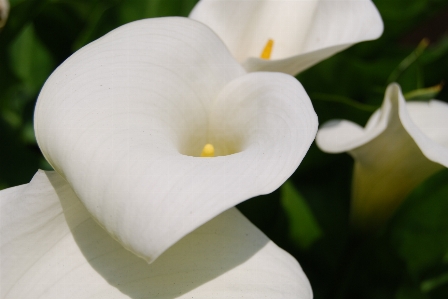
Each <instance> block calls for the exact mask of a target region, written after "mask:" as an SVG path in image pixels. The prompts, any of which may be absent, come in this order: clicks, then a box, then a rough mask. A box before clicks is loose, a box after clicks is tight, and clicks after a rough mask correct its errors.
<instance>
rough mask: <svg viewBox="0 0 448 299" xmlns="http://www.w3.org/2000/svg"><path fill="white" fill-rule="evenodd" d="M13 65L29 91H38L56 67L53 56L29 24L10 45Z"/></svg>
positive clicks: (16, 73)
mask: <svg viewBox="0 0 448 299" xmlns="http://www.w3.org/2000/svg"><path fill="white" fill-rule="evenodd" d="M10 56H11V67H12V69H13V71H14V73H15V75H16V76H17V77H19V78H20V79H21V80H22V81H23V83H24V84H25V87H26V89H27V90H28V92H29V93H37V92H38V91H39V89H40V87H41V86H42V84H43V83H44V82H45V80H46V79H47V77H48V76H49V75H50V73H51V72H52V70H53V69H54V65H55V63H54V61H53V59H52V56H51V55H50V53H49V52H48V51H47V49H46V48H45V47H44V46H43V44H42V43H41V42H40V40H39V39H38V38H37V36H36V35H35V33H34V28H33V26H32V25H28V26H27V27H26V28H25V29H24V30H23V31H22V32H21V33H20V35H19V36H18V37H17V38H16V39H15V40H14V42H13V43H12V44H11V47H10Z"/></svg>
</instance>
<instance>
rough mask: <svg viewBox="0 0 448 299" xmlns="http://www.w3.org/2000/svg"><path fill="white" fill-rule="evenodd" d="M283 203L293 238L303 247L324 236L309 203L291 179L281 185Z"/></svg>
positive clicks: (307, 246)
mask: <svg viewBox="0 0 448 299" xmlns="http://www.w3.org/2000/svg"><path fill="white" fill-rule="evenodd" d="M281 203H282V206H283V208H284V209H285V212H286V215H287V216H288V220H289V234H290V237H291V239H292V240H293V241H294V242H295V243H296V244H297V245H298V246H299V247H300V248H302V249H308V248H310V247H311V246H312V245H313V244H314V242H316V241H317V240H318V239H319V238H320V237H321V236H322V231H321V229H320V227H319V224H318V223H317V221H316V219H315V218H314V215H313V213H312V211H311V209H310V208H309V207H308V204H307V203H306V201H305V200H304V198H303V197H302V195H301V194H300V193H299V192H298V191H297V190H296V189H295V188H294V185H293V184H292V183H291V182H290V181H287V182H285V183H284V184H283V186H282V187H281Z"/></svg>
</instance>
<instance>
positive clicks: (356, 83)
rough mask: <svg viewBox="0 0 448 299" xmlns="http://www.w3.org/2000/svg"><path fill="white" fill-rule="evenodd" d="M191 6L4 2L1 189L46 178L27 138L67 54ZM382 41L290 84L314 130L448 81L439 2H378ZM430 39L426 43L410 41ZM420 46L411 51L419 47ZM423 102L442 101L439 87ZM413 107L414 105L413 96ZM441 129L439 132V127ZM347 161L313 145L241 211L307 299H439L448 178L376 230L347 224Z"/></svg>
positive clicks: (444, 11) (137, 0)
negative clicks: (393, 95)
mask: <svg viewBox="0 0 448 299" xmlns="http://www.w3.org/2000/svg"><path fill="white" fill-rule="evenodd" d="M195 3H196V0H183V1H181V0H147V1H142V0H126V1H125V0H72V1H69V0H66V1H62V0H60V1H57V0H13V1H11V13H10V17H9V19H8V23H7V24H6V26H5V27H4V28H3V30H2V31H1V32H0V140H1V143H0V157H1V159H0V189H3V188H7V187H11V186H15V185H19V184H24V183H27V182H29V181H30V179H31V178H32V176H33V175H34V173H35V172H36V170H37V169H38V168H42V169H50V167H49V165H48V164H47V163H46V162H45V160H44V159H43V157H42V155H41V153H40V151H39V148H38V147H37V145H36V141H35V138H34V133H33V125H32V115H33V110H34V105H35V101H36V98H37V95H38V93H39V91H40V88H41V87H42V85H43V83H44V82H45V80H46V78H47V77H48V76H49V75H50V73H51V72H52V71H53V70H54V69H55V68H56V67H57V66H58V65H59V64H60V63H62V62H63V61H64V60H65V59H66V58H67V57H68V56H70V55H71V54H72V53H73V52H74V51H76V50H77V49H79V48H80V47H82V46H83V45H85V44H86V43H89V42H91V41H93V40H95V39H96V38H98V37H100V36H102V35H104V34H105V33H107V32H109V31H110V30H112V29H114V28H116V27H118V26H120V25H122V24H125V23H128V22H130V21H133V20H137V19H142V18H150V17H159V16H172V15H180V16H187V15H188V13H189V11H190V10H191V8H192V7H193V6H194V5H195ZM374 3H375V4H376V5H377V7H378V9H379V11H380V13H381V15H382V17H383V20H384V24H385V31H384V34H383V36H382V37H381V38H380V39H379V40H376V41H372V42H364V43H361V44H358V45H356V46H354V47H352V48H350V49H349V50H346V51H344V52H342V53H340V54H338V55H335V56H334V57H332V58H330V59H328V60H326V61H324V62H321V63H320V64H318V65H316V66H314V67H313V68H311V69H309V70H308V71H305V72H304V73H302V74H300V75H299V76H298V79H299V80H300V82H301V83H302V84H303V85H304V87H305V89H306V90H307V92H308V94H309V95H310V97H311V99H312V101H313V105H314V107H315V110H316V112H317V114H318V116H319V122H320V123H323V122H325V121H327V120H329V119H333V118H344V119H349V120H352V121H355V122H358V123H359V124H361V125H364V123H365V122H366V120H367V119H368V117H369V116H370V114H371V113H372V112H373V111H374V110H375V109H376V108H377V107H379V105H380V104H381V102H382V99H383V94H384V91H385V89H386V86H387V84H388V83H389V82H391V81H397V82H399V83H400V84H401V86H402V89H403V92H404V93H405V94H407V95H408V96H409V97H410V96H411V95H412V94H410V93H409V92H412V91H415V90H421V89H424V88H429V87H432V86H436V85H439V84H441V83H442V84H443V83H444V82H446V81H447V79H448V1H447V0H407V1H403V0H401V1H394V0H376V1H374ZM424 38H428V40H429V46H427V47H425V46H424V45H423V44H421V43H420V42H421V41H422V40H423V39H424ZM419 44H420V46H419ZM421 94H422V95H421V96H420V99H421V100H427V99H429V98H437V99H439V100H444V101H447V100H448V88H445V89H443V88H442V90H441V91H439V92H437V91H432V90H427V91H424V90H423V92H422V93H421ZM414 99H415V97H414ZM447 130H448V128H447ZM352 165H353V161H352V159H351V158H350V157H349V156H348V155H346V154H341V155H328V154H324V153H322V152H320V151H319V150H318V149H317V147H316V146H315V145H314V144H313V145H312V147H311V149H310V151H309V153H308V154H307V156H306V157H305V159H304V161H303V163H302V164H301V165H300V167H299V169H298V170H297V171H296V173H295V174H294V175H293V176H292V178H291V179H290V180H289V181H288V183H287V184H285V185H284V186H283V187H282V188H280V189H279V190H278V191H276V192H274V193H272V194H270V195H268V196H263V197H258V198H254V199H250V200H248V201H246V202H245V203H243V204H241V205H239V208H240V210H242V211H243V212H244V213H245V214H246V215H247V216H248V217H249V218H250V219H251V220H252V222H254V223H255V224H256V225H257V226H258V227H259V228H260V229H262V230H263V231H264V232H265V233H266V234H267V235H268V236H269V237H270V238H271V239H273V240H274V241H275V242H276V243H277V244H279V245H280V246H281V247H283V248H284V249H286V250H287V251H289V252H290V253H291V254H293V255H294V256H295V257H296V258H297V259H298V260H299V262H300V263H301V265H302V267H303V269H304V271H305V273H306V274H307V276H308V277H309V279H310V281H311V284H312V286H313V291H314V293H315V298H317V299H321V298H328V299H330V298H332V299H334V298H336V299H337V298H356V299H358V298H364V299H370V298H377V299H388V298H396V299H405V298H409V299H414V298H415V299H425V298H427V299H430V298H440V299H446V298H448V220H447V217H446V215H448V184H447V183H448V171H447V170H443V171H442V172H440V173H438V174H436V175H435V176H434V177H432V178H430V179H429V180H428V181H426V182H425V183H424V184H423V185H421V186H419V187H418V188H417V189H416V190H415V191H414V192H413V193H412V194H411V196H410V197H409V198H408V199H407V201H406V202H405V204H403V206H402V207H401V208H400V209H399V211H398V212H397V214H396V215H395V217H394V218H393V219H392V220H391V221H390V222H389V223H388V224H387V225H386V226H385V227H383V228H382V229H381V230H380V231H379V232H377V233H375V234H370V235H362V234H356V233H354V232H353V231H352V230H351V229H350V226H349V223H348V219H349V217H348V216H349V211H350V210H349V208H350V182H351V169H352Z"/></svg>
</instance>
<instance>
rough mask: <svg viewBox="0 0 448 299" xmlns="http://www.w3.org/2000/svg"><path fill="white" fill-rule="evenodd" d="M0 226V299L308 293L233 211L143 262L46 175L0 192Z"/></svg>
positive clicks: (293, 264) (279, 253) (299, 274)
mask: <svg viewBox="0 0 448 299" xmlns="http://www.w3.org/2000/svg"><path fill="white" fill-rule="evenodd" d="M0 224H1V226H0V234H1V236H2V237H1V239H0V262H1V271H0V297H1V298H3V299H18V298H45V299H80V298H82V299H93V298H108V299H124V298H134V299H135V298H203V299H206V298H207V299H208V298H237V297H238V298H240V297H242V296H244V298H253V299H258V298H260V297H264V296H266V297H267V298H291V299H292V298H300V299H311V298H312V292H311V288H310V285H309V282H308V280H307V278H306V276H305V275H304V273H303V271H302V270H301V268H300V266H299V264H298V263H297V261H295V259H294V258H293V257H291V256H290V255H289V254H288V253H286V252H284V251H283V250H282V249H280V248H278V247H277V246H276V245H275V244H273V243H272V242H271V241H269V239H268V238H267V237H266V236H265V235H263V233H261V232H260V231H259V230H258V229H257V228H256V227H254V226H253V225H252V224H251V223H250V222H249V221H248V220H247V219H246V218H244V216H242V215H241V214H240V213H239V212H238V211H237V210H236V209H235V208H232V209H230V210H228V211H226V212H224V213H223V214H221V215H219V216H218V217H216V218H214V219H213V220H211V221H210V222H208V223H206V224H204V225H203V226H201V227H200V228H199V229H197V230H195V231H194V232H193V233H191V234H189V235H188V236H186V237H185V238H183V239H182V240H181V241H180V242H178V243H176V244H175V245H174V246H172V247H171V248H170V249H168V250H167V251H166V252H165V253H164V254H163V255H162V256H161V257H160V258H159V259H157V260H156V261H155V262H154V263H152V264H150V265H148V264H147V263H146V262H145V261H144V260H143V259H140V258H138V257H137V256H135V255H134V254H132V253H131V252H129V251H128V250H126V249H124V247H123V246H121V245H120V244H119V243H118V242H117V241H115V240H114V239H113V238H112V237H111V236H110V235H109V234H107V233H106V231H105V230H104V229H102V228H101V227H100V226H99V225H98V224H97V223H96V222H95V221H94V220H93V219H92V217H91V215H90V214H89V213H88V212H87V210H86V209H85V207H84V206H83V204H82V203H81V202H80V201H79V199H78V198H77V197H76V195H75V194H74V192H73V190H72V189H71V188H70V186H69V185H68V184H67V182H66V181H65V180H64V179H63V178H62V177H61V176H59V175H58V174H57V173H55V172H43V171H39V172H38V173H37V174H36V175H35V177H34V178H33V180H32V181H31V183H29V184H27V185H22V186H18V187H15V188H10V189H7V190H4V191H1V192H0Z"/></svg>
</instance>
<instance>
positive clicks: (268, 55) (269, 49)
mask: <svg viewBox="0 0 448 299" xmlns="http://www.w3.org/2000/svg"><path fill="white" fill-rule="evenodd" d="M272 46H274V40H272V39H269V40H268V42H267V43H266V46H264V49H263V52H261V55H260V58H261V59H270V58H271V52H272Z"/></svg>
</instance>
